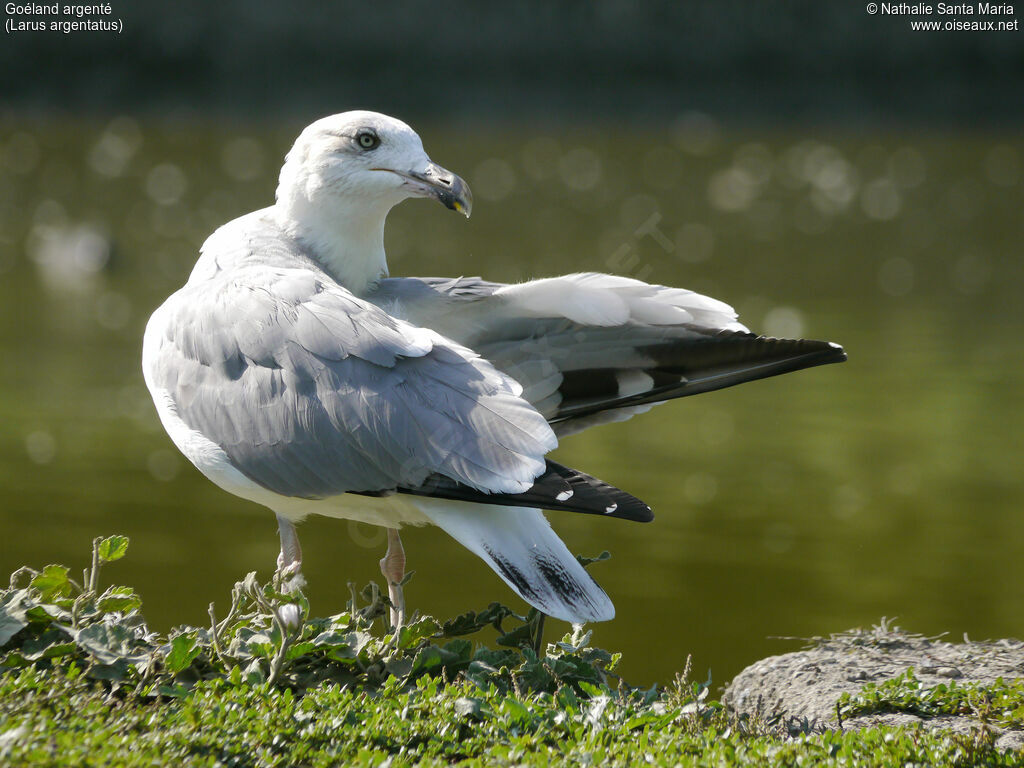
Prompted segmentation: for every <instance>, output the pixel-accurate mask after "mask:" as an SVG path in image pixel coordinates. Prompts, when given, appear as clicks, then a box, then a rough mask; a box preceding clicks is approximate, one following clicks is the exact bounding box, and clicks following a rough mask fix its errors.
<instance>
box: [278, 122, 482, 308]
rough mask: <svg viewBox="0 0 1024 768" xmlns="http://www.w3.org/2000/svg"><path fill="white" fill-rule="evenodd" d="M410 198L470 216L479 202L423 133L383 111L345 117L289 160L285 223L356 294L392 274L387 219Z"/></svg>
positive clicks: (306, 134) (305, 135)
mask: <svg viewBox="0 0 1024 768" xmlns="http://www.w3.org/2000/svg"><path fill="white" fill-rule="evenodd" d="M409 197H428V198H434V199H436V200H438V201H440V202H441V203H442V204H443V205H445V206H446V207H448V208H451V209H452V210H455V211H458V212H460V213H462V214H464V215H465V216H467V217H468V216H469V214H470V212H471V210H472V207H473V197H472V194H471V193H470V191H469V187H468V186H467V185H466V182H464V181H463V180H462V179H461V178H459V177H458V176H456V175H455V174H454V173H452V172H450V171H447V170H445V169H444V168H442V167H441V166H439V165H437V164H436V163H434V162H433V161H431V159H430V158H429V157H428V156H427V153H426V152H425V151H424V149H423V142H422V141H420V137H419V136H417V135H416V132H415V131H414V130H413V129H412V128H410V127H409V126H408V125H406V124H405V123H403V122H402V121H401V120H396V119H395V118H393V117H388V116H387V115H382V114H380V113H378V112H364V111H355V112H342V113H341V114H337V115H331V116H330V117H324V118H322V119H320V120H317V121H316V122H315V123H312V124H310V125H309V126H307V127H306V129H305V130H303V131H302V133H301V134H300V135H299V137H298V139H296V140H295V144H294V145H293V146H292V148H291V150H290V151H289V152H288V156H287V157H286V158H285V163H284V166H283V167H282V168H281V177H280V180H279V183H278V187H277V209H278V212H279V215H280V218H281V222H282V224H283V225H284V226H285V228H286V229H288V230H290V231H291V232H292V233H293V234H295V235H297V236H299V237H301V238H302V239H304V240H305V241H307V242H308V243H309V244H310V245H311V246H312V247H313V250H314V252H315V253H316V255H317V257H318V258H319V259H320V260H321V261H322V262H323V263H324V265H325V266H326V267H327V268H328V269H329V270H330V271H331V272H332V273H333V274H334V275H335V277H336V278H337V279H338V281H339V282H341V283H342V284H343V285H345V286H346V287H348V288H349V289H350V290H352V291H354V292H356V293H360V292H362V291H363V290H365V288H366V287H367V286H368V285H370V284H372V283H373V282H375V281H376V280H377V279H379V278H380V277H382V276H385V275H387V262H386V260H385V257H384V220H385V218H386V217H387V214H388V211H390V210H391V208H393V207H394V206H395V205H396V204H398V203H400V202H401V201H402V200H405V199H406V198H409Z"/></svg>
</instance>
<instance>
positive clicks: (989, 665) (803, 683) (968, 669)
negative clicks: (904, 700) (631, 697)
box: [722, 619, 1024, 749]
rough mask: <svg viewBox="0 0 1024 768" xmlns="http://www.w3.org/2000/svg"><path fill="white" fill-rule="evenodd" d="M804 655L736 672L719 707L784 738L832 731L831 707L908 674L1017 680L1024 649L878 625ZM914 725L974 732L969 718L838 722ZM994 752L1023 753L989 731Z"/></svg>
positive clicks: (1015, 742) (815, 642)
mask: <svg viewBox="0 0 1024 768" xmlns="http://www.w3.org/2000/svg"><path fill="white" fill-rule="evenodd" d="M808 643H809V646H810V647H808V648H807V649H806V650H803V651H797V652H794V653H787V654H783V655H781V656H771V657H769V658H767V659H762V660H761V661H758V662H756V663H754V664H752V665H751V666H749V667H747V668H746V669H745V670H743V672H741V673H740V674H739V675H738V676H737V677H736V678H735V679H734V680H733V681H732V682H731V683H730V684H729V685H728V687H727V688H726V690H725V694H724V695H723V698H722V701H723V702H724V703H725V705H726V706H727V707H728V708H729V709H731V710H733V711H734V712H736V713H738V714H743V713H746V714H749V715H751V716H754V715H757V716H760V717H761V718H763V719H764V720H766V721H768V722H771V723H777V724H779V725H780V726H783V727H785V728H787V729H788V730H789V731H790V732H791V733H800V732H803V733H806V732H808V731H821V730H825V729H835V728H838V727H840V724H839V722H838V720H837V717H836V700H837V699H838V698H839V697H840V696H841V695H842V694H843V693H844V692H849V693H850V694H854V693H856V692H857V691H858V690H860V688H861V686H863V685H864V684H865V683H869V682H875V683H881V682H883V681H885V680H888V679H890V678H893V677H896V676H898V675H900V674H902V673H903V672H905V671H906V670H907V668H908V667H913V668H914V674H915V676H916V677H917V678H918V680H920V681H921V682H922V683H923V684H925V685H927V686H934V685H937V684H939V683H943V682H945V683H948V682H949V681H950V680H955V681H956V682H957V683H961V684H963V683H969V682H976V683H992V682H994V681H995V680H996V678H999V677H1002V678H1004V679H1009V678H1016V677H1024V642H1021V641H1020V640H995V641H985V642H976V641H971V640H968V639H967V638H966V637H965V638H964V641H963V642H960V643H951V642H947V641H945V640H942V639H938V638H927V637H923V636H921V635H915V634H911V633H908V632H904V631H902V630H901V629H899V628H898V627H893V626H890V625H889V624H887V622H886V621H885V620H884V619H883V621H882V623H881V624H880V625H879V626H877V627H874V628H873V629H870V630H862V629H858V630H851V631H849V632H844V633H841V634H837V635H832V636H831V637H828V638H811V639H809V640H808ZM913 723H921V724H922V725H924V726H925V727H929V728H941V729H946V730H952V731H957V732H969V731H971V730H972V729H975V728H978V727H981V723H980V722H979V721H978V720H977V719H975V718H973V717H970V716H947V717H933V718H927V719H925V718H921V717H917V716H915V715H912V714H881V713H880V714H874V715H864V716H859V717H853V718H844V719H843V721H842V726H841V727H842V728H843V729H844V730H845V729H850V728H866V727H870V726H877V725H908V724H913ZM987 727H990V728H992V729H993V730H994V731H995V732H996V733H997V734H998V737H997V741H996V745H997V746H998V747H1000V748H1004V749H1019V748H1021V747H1024V732H1022V731H1019V730H1004V729H1001V728H997V727H995V726H987Z"/></svg>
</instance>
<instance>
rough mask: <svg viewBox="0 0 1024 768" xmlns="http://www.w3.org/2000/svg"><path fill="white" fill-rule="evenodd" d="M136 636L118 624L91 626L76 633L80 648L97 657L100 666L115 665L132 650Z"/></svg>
mask: <svg viewBox="0 0 1024 768" xmlns="http://www.w3.org/2000/svg"><path fill="white" fill-rule="evenodd" d="M133 640H134V636H133V635H132V633H131V632H130V631H128V630H127V629H125V628H124V627H122V626H119V625H117V624H90V625H89V626H87V627H83V628H82V629H80V630H78V631H77V632H76V633H75V641H76V642H77V643H78V645H79V646H81V647H82V648H84V649H85V650H86V651H88V652H89V653H91V654H92V655H93V656H95V657H96V660H97V661H99V662H100V664H115V663H116V662H119V661H122V660H124V659H125V658H126V657H127V656H128V655H129V654H130V653H131V650H132V641H133Z"/></svg>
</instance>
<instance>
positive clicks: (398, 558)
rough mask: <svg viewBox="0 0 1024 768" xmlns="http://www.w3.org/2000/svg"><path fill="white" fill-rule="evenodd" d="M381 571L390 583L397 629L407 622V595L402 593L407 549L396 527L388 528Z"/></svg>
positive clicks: (392, 619)
mask: <svg viewBox="0 0 1024 768" xmlns="http://www.w3.org/2000/svg"><path fill="white" fill-rule="evenodd" d="M380 572H381V574H382V575H383V576H384V578H385V580H386V581H387V583H388V598H389V599H390V600H391V605H392V608H391V626H393V627H394V628H395V629H396V630H397V629H399V628H400V627H401V626H402V624H404V623H405V595H404V594H403V593H402V579H404V578H405V550H404V549H402V540H401V539H400V538H399V536H398V531H397V529H395V528H388V551H387V554H385V555H384V557H383V558H381V561H380Z"/></svg>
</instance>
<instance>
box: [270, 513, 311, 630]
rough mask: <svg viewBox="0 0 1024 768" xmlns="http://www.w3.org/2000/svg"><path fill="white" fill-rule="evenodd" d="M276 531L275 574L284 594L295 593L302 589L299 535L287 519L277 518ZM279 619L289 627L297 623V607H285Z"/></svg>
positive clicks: (303, 580)
mask: <svg viewBox="0 0 1024 768" xmlns="http://www.w3.org/2000/svg"><path fill="white" fill-rule="evenodd" d="M277 531H278V533H279V534H280V536H281V553H280V554H279V555H278V556H277V572H278V573H279V574H281V577H282V585H283V587H284V591H285V592H297V591H298V590H300V589H301V588H302V585H303V584H304V583H305V579H303V578H302V570H301V568H302V547H301V546H299V534H298V532H297V531H296V530H295V524H294V523H292V521H291V520H289V519H288V518H287V517H283V516H282V515H278V516H277ZM281 618H282V619H283V620H284V622H285V623H286V624H288V625H290V626H293V627H294V626H297V625H298V623H299V609H298V606H297V605H290V604H289V605H285V606H283V607H282V608H281Z"/></svg>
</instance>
